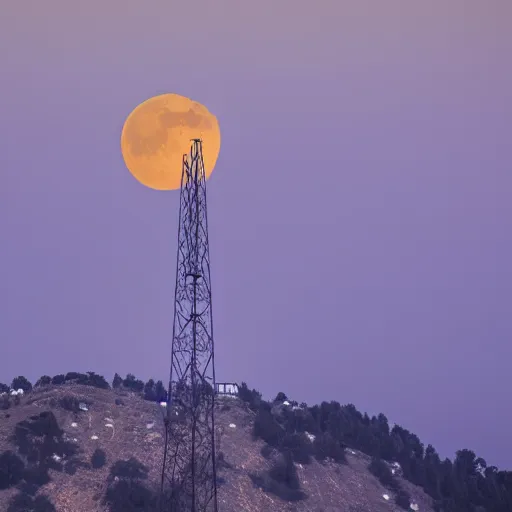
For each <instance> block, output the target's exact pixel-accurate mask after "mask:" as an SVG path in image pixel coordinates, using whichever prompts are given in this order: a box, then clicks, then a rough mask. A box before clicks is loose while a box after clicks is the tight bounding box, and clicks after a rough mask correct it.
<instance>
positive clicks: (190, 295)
mask: <svg viewBox="0 0 512 512" xmlns="http://www.w3.org/2000/svg"><path fill="white" fill-rule="evenodd" d="M212 320H213V318H212V293H211V280H210V254H209V243H208V220H207V211H206V176H205V170H204V162H203V153H202V141H201V140H200V139H193V140H192V141H191V148H190V154H189V155H183V164H182V177H181V191H180V213H179V229H178V257H177V269H176V290H175V300H174V323H173V338H172V355H171V371H170V378H169V395H168V402H167V412H166V418H165V454H164V462H163V469H162V482H161V483H162V485H161V491H162V492H161V502H160V503H161V507H160V508H161V510H162V512H185V511H186V512H218V505H217V483H216V468H215V423H214V399H215V389H216V388H215V369H214V345H213V321H212Z"/></svg>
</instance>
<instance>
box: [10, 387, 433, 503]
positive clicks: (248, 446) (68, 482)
mask: <svg viewBox="0 0 512 512" xmlns="http://www.w3.org/2000/svg"><path fill="white" fill-rule="evenodd" d="M64 397H74V398H76V400H78V401H79V402H84V403H88V404H89V405H88V411H80V412H72V411H69V410H66V409H64V408H63V407H62V405H61V399H63V398H64ZM116 399H121V400H122V401H123V403H124V405H116V403H115V401H116ZM43 411H52V412H53V413H54V415H55V417H56V419H57V421H58V423H59V426H60V427H61V428H62V429H63V430H64V432H65V438H66V439H68V440H69V441H70V442H73V443H76V445H78V447H79V449H80V453H79V458H80V459H81V460H82V461H84V462H90V460H91V456H92V454H93V452H94V451H95V450H96V449H97V448H100V449H102V450H104V452H105V453H106V458H107V463H106V465H105V466H104V467H102V468H100V469H92V468H90V467H89V468H86V467H79V468H78V469H77V471H76V473H75V474H73V475H70V474H67V473H66V472H65V471H53V470H52V471H51V478H52V480H51V482H50V483H48V484H47V485H45V486H43V487H42V488H41V490H40V491H39V492H40V493H42V494H46V495H47V496H48V497H49V498H50V499H51V501H52V502H53V503H54V505H55V507H56V510H57V511H58V512H107V510H108V508H106V507H105V506H104V505H103V504H102V498H103V496H104V495H105V491H106V489H107V478H108V476H109V472H110V468H111V466H112V464H114V463H115V462H116V461H118V460H127V459H129V458H131V457H135V458H136V459H137V460H138V461H140V462H141V463H142V464H144V465H145V466H147V467H148V469H149V473H148V481H147V485H148V486H150V487H151V486H155V487H157V486H158V482H159V478H160V469H161V463H162V456H163V436H162V434H163V414H162V408H161V407H160V406H159V405H158V404H156V403H152V402H147V401H144V400H142V399H141V398H140V397H138V396H136V395H134V394H131V393H122V394H120V393H118V392H115V391H110V390H101V389H97V388H91V387H87V386H78V385H62V386H56V387H51V388H47V389H40V390H35V391H34V392H33V393H31V394H30V395H28V396H27V397H24V398H22V401H21V404H20V405H18V406H13V407H11V408H10V409H8V410H6V411H0V453H1V452H3V451H4V450H7V449H11V450H16V447H15V446H14V445H13V443H12V441H11V440H10V437H11V435H12V433H13V431H14V428H15V425H16V424H17V423H18V422H20V421H22V420H25V419H27V418H28V417H30V416H33V415H37V414H39V413H41V412H43ZM252 420H253V413H252V412H251V411H249V410H248V409H247V407H245V405H244V404H242V403H241V402H240V401H239V400H237V399H229V398H226V399H222V398H221V399H219V401H218V405H217V420H216V430H217V452H223V454H224V456H225V460H226V462H227V463H228V464H229V465H230V467H227V468H223V469H221V470H220V476H221V477H222V478H223V479H224V481H223V483H222V484H221V485H220V487H219V508H220V510H221V511H222V512H266V511H269V512H273V511H275V512H280V511H283V512H287V511H288V512H335V511H341V512H370V511H371V512H392V511H395V510H398V507H397V506H396V505H394V503H393V501H392V500H390V501H385V500H384V499H383V497H382V495H383V494H384V493H387V494H389V495H390V496H392V493H391V492H389V491H386V490H385V489H384V488H382V486H381V484H380V483H379V482H378V481H377V480H376V479H375V478H374V477H373V476H372V475H371V474H370V473H369V472H368V470H367V466H368V463H369V458H368V457H366V456H365V455H364V454H361V453H358V452H354V453H351V452H350V451H349V452H348V454H347V460H348V463H347V464H346V465H336V464H331V463H327V464H324V465H322V464H319V463H317V462H313V463H312V464H309V465H303V466H301V465H297V471H298V475H299V479H300V482H301V486H302V490H303V491H304V492H305V493H306V494H307V498H306V499H304V500H303V501H298V502H294V503H286V502H284V501H282V500H280V499H279V498H277V497H275V496H273V495H271V494H266V493H265V492H263V491H262V490H260V489H257V488H255V487H254V485H253V483H252V481H251V479H250V478H249V473H256V472H259V471H263V470H265V469H268V467H269V464H270V463H269V461H268V460H266V459H265V458H263V457H262V456H261V455H260V450H261V448H262V446H263V443H262V442H261V441H253V440H252V436H251V431H252ZM106 424H111V425H113V426H114V428H113V429H112V428H111V427H106V426H105V425H106ZM151 424H153V426H151ZM230 424H234V425H236V427H234V428H233V427H230ZM93 436H97V438H98V439H92V437H93ZM63 462H65V461H63ZM402 485H403V487H404V488H405V489H406V490H407V491H408V492H409V493H410V494H411V496H412V497H413V499H414V501H416V502H417V503H418V505H419V510H420V512H432V509H431V508H430V499H429V498H428V497H427V496H426V495H425V494H424V493H423V492H422V491H421V490H420V489H418V488H416V487H414V486H412V485H411V484H409V483H408V482H404V481H402ZM16 492H17V491H16V490H13V489H9V490H7V491H0V511H5V510H7V503H8V501H9V500H10V498H11V497H12V496H13V495H14V494H16Z"/></svg>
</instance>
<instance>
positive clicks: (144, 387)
mask: <svg viewBox="0 0 512 512" xmlns="http://www.w3.org/2000/svg"><path fill="white" fill-rule="evenodd" d="M67 383H74V384H82V385H84V386H93V387H97V388H101V389H110V385H109V383H108V382H107V381H106V380H105V378H104V377H102V376H101V375H97V374H96V373H94V372H87V373H79V372H68V373H66V374H65V375H64V374H63V373H62V374H59V375H55V376H54V377H50V376H49V375H43V376H42V377H40V378H39V379H38V380H37V382H36V383H35V384H34V388H41V387H44V386H60V385H62V384H67ZM112 388H114V389H124V390H127V391H133V392H135V393H141V394H142V395H143V396H144V399H145V400H150V401H154V402H164V401H166V400H167V390H166V389H165V386H164V385H163V383H162V381H161V380H159V381H156V382H155V381H154V380H153V379H149V380H148V381H147V382H146V383H144V382H143V381H142V380H140V379H137V378H136V377H135V375H133V374H131V373H129V374H128V375H127V376H126V377H125V378H124V379H123V378H122V377H121V376H120V375H119V374H118V373H116V374H115V375H114V379H113V381H112ZM10 389H14V390H18V389H22V390H23V391H24V393H29V392H30V391H32V384H31V382H30V381H29V380H28V379H27V378H26V377H23V376H19V377H16V378H15V379H13V381H12V383H11V385H10V386H8V385H6V384H3V383H1V382H0V393H8V392H9V390H10Z"/></svg>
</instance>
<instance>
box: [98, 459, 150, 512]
mask: <svg viewBox="0 0 512 512" xmlns="http://www.w3.org/2000/svg"><path fill="white" fill-rule="evenodd" d="M116 477H117V480H116ZM147 478H148V468H147V467H146V466H144V465H143V464H141V463H140V462H139V461H138V460H137V459H135V458H133V457H132V458H131V459H129V460H118V461H116V463H115V464H114V465H113V466H112V468H111V470H110V475H109V479H108V481H109V486H108V489H107V492H106V494H105V498H104V502H105V503H106V504H107V505H108V506H109V509H110V511H111V512H131V511H134V512H135V511H137V510H147V511H149V510H156V509H155V506H156V499H157V496H156V494H155V493H153V492H151V490H150V489H148V488H147V487H146V486H144V485H143V484H142V482H141V480H146V479H147Z"/></svg>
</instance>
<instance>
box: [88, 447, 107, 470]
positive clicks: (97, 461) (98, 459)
mask: <svg viewBox="0 0 512 512" xmlns="http://www.w3.org/2000/svg"><path fill="white" fill-rule="evenodd" d="M106 463H107V455H106V453H105V452H104V451H103V450H101V449H100V448H96V450H94V453H93V454H92V457H91V466H92V467H93V468H94V469H99V468H102V467H103V466H104V465H105V464H106Z"/></svg>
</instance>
